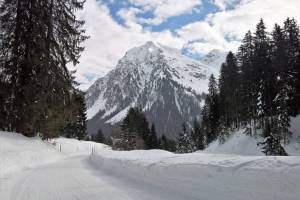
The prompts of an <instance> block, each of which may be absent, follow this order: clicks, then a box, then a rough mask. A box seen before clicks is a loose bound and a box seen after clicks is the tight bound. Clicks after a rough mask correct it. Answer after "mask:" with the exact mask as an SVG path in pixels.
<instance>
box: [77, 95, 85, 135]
mask: <svg viewBox="0 0 300 200" xmlns="http://www.w3.org/2000/svg"><path fill="white" fill-rule="evenodd" d="M76 101H77V102H78V114H77V116H76V122H75V127H76V137H77V139H79V140H83V139H84V138H85V137H86V135H87V132H86V121H87V118H86V105H85V99H84V93H82V92H80V93H78V94H77V97H76Z"/></svg>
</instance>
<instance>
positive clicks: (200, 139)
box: [191, 118, 205, 150]
mask: <svg viewBox="0 0 300 200" xmlns="http://www.w3.org/2000/svg"><path fill="white" fill-rule="evenodd" d="M191 137H192V140H193V142H194V144H195V145H196V148H197V149H198V150H203V149H204V148H205V135H204V131H203V129H202V128H201V126H200V123H199V122H198V120H197V119H196V118H195V119H194V122H193V129H192V130H191Z"/></svg>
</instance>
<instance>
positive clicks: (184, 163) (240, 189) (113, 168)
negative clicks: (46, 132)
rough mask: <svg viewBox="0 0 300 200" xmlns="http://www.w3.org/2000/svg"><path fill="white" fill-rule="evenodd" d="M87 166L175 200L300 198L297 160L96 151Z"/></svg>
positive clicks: (154, 152) (294, 157) (298, 158)
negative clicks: (175, 197)
mask: <svg viewBox="0 0 300 200" xmlns="http://www.w3.org/2000/svg"><path fill="white" fill-rule="evenodd" d="M89 162H90V163H91V165H93V166H94V167H95V168H96V169H98V170H101V171H102V172H104V173H105V174H108V175H109V176H113V177H116V179H117V180H118V182H119V183H125V184H127V185H130V187H133V188H141V187H147V188H148V189H149V190H152V191H153V192H154V193H159V192H160V193H159V194H160V196H163V195H165V194H164V192H166V191H167V192H172V193H174V194H176V196H177V199H223V200H232V199H249V200H250V199H264V200H274V199H291V200H292V199H297V198H298V197H299V195H300V191H299V187H300V157H297V156H289V157H266V156H241V155H225V154H209V153H203V152H196V153H191V154H173V153H169V152H165V151H160V150H149V151H130V152H112V151H102V152H100V153H98V155H95V156H91V157H90V158H89ZM162 199H163V198H162ZM166 199H168V198H166Z"/></svg>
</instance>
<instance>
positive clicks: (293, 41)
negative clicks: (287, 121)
mask: <svg viewBox="0 0 300 200" xmlns="http://www.w3.org/2000/svg"><path fill="white" fill-rule="evenodd" d="M284 33H285V42H286V51H287V52H286V53H287V67H286V73H287V80H286V82H287V84H288V86H289V87H290V91H291V93H289V102H288V104H289V105H288V106H289V113H290V115H292V116H296V115H297V114H299V110H300V103H299V102H300V62H299V61H300V60H299V57H300V31H299V26H298V25H297V22H296V20H295V19H289V18H287V20H286V21H285V22H284Z"/></svg>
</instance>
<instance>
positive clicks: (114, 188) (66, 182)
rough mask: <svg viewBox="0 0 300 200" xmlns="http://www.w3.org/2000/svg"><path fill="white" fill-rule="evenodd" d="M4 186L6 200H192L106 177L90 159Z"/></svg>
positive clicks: (27, 173) (25, 175)
mask: <svg viewBox="0 0 300 200" xmlns="http://www.w3.org/2000/svg"><path fill="white" fill-rule="evenodd" d="M141 180H142V179H141ZM1 182H2V184H1V185H0V193H1V199H5V200H83V199H86V200H94V199H95V200H101V199H103V200H119V199H120V200H127V199H128V200H129V199H130V200H134V199H137V200H138V199H143V200H144V199H145V200H147V199H149V200H150V199H152V200H153V199H157V200H160V199H174V200H177V199H178V200H179V199H191V198H188V197H185V196H182V195H181V194H178V192H176V191H167V190H165V189H162V188H160V187H157V186H155V185H148V184H143V183H142V182H140V181H132V182H131V181H130V180H125V179H122V178H121V179H120V177H116V176H114V175H112V174H106V173H105V172H103V171H101V170H99V169H97V168H95V167H93V165H91V163H90V162H89V160H88V158H87V157H86V156H77V157H73V158H69V159H67V160H65V161H62V162H57V163H52V164H47V165H44V166H40V167H38V168H35V169H31V170H27V171H23V172H22V173H20V174H14V175H13V176H12V177H8V178H5V179H2V180H1Z"/></svg>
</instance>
